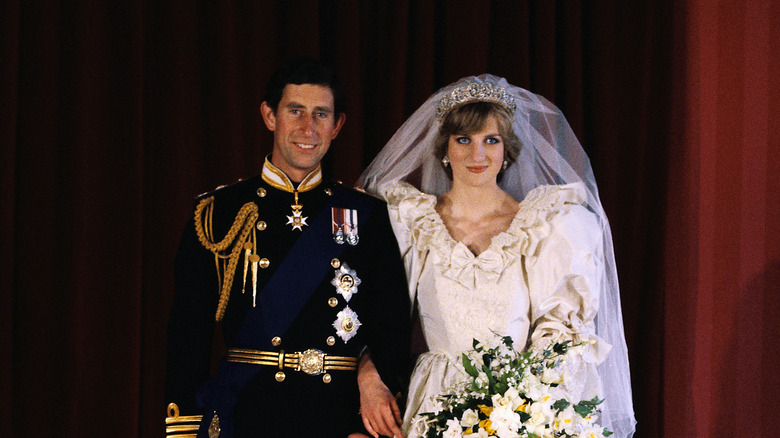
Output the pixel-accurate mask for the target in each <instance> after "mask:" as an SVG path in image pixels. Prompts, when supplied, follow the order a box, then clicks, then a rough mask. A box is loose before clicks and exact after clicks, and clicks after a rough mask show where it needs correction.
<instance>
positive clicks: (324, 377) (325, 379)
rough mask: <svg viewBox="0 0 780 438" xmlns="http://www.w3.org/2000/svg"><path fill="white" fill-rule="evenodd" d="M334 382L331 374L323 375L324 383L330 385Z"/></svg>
mask: <svg viewBox="0 0 780 438" xmlns="http://www.w3.org/2000/svg"><path fill="white" fill-rule="evenodd" d="M331 380H333V378H331V377H330V374H328V373H325V374H323V375H322V381H323V382H325V383H330V381H331Z"/></svg>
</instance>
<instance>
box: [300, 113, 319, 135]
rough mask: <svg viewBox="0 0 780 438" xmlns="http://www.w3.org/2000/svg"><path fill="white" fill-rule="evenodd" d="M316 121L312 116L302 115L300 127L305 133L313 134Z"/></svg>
mask: <svg viewBox="0 0 780 438" xmlns="http://www.w3.org/2000/svg"><path fill="white" fill-rule="evenodd" d="M315 123H316V120H315V119H314V116H313V115H311V114H304V115H303V116H301V125H302V126H301V127H302V128H303V129H304V130H305V131H306V132H307V133H311V132H314V126H315Z"/></svg>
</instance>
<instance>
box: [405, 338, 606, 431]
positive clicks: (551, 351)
mask: <svg viewBox="0 0 780 438" xmlns="http://www.w3.org/2000/svg"><path fill="white" fill-rule="evenodd" d="M580 346H581V344H576V345H572V344H571V341H566V342H562V343H553V344H551V345H550V346H549V347H548V348H547V349H545V350H544V351H542V352H541V353H536V352H530V351H529V352H526V353H518V352H516V351H515V350H514V348H513V347H512V338H510V337H508V336H507V337H503V338H501V337H497V339H496V340H495V341H493V345H486V344H485V343H481V342H479V341H477V340H474V349H473V350H470V351H469V352H467V353H464V354H463V356H462V358H463V367H464V368H465V371H466V373H467V374H468V376H469V378H468V379H467V380H466V381H465V382H462V383H460V384H458V385H456V386H455V387H453V388H452V389H451V392H450V393H448V394H444V395H441V396H439V397H437V401H438V402H439V408H440V410H438V412H427V413H422V414H420V415H419V416H418V417H417V420H416V422H421V423H422V424H419V423H418V424H417V426H418V427H420V428H421V429H422V430H424V432H423V433H422V436H424V437H426V438H435V437H439V438H452V437H461V436H473V437H475V438H477V437H479V438H486V437H498V438H509V437H511V438H517V437H522V438H548V437H569V438H574V437H578V438H586V437H587V438H601V437H606V436H609V435H611V434H612V433H611V432H610V431H609V430H607V429H605V428H602V427H601V426H600V425H599V424H598V423H597V422H596V420H597V415H596V413H597V412H598V410H597V407H598V405H599V404H600V403H601V402H602V401H603V400H599V398H598V397H594V398H592V399H590V400H576V401H575V400H570V399H569V397H568V395H567V394H566V393H565V392H564V391H563V389H562V388H559V384H560V383H562V381H563V377H564V372H563V371H562V370H561V367H560V365H561V362H562V361H563V360H564V359H565V358H566V356H567V354H569V353H568V352H569V350H570V349H572V348H578V347H580ZM421 429H418V430H421Z"/></svg>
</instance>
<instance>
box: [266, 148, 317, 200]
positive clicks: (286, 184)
mask: <svg viewBox="0 0 780 438" xmlns="http://www.w3.org/2000/svg"><path fill="white" fill-rule="evenodd" d="M269 157H270V155H269V156H267V157H265V163H264V164H263V173H262V176H263V181H265V182H267V183H268V184H269V185H270V186H271V187H273V188H275V189H279V190H284V191H285V192H290V193H293V192H295V191H297V192H299V193H302V192H306V191H309V190H311V189H313V188H315V187H317V186H318V185H320V183H321V182H322V166H320V165H319V164H318V165H317V168H316V169H314V170H312V171H311V173H309V174H308V175H306V178H304V179H303V181H301V182H300V184H298V187H295V184H294V183H293V182H292V181H291V180H290V177H288V176H287V174H286V173H284V172H283V171H282V170H281V169H279V168H278V167H276V166H274V165H273V164H272V163H271V160H270V159H269Z"/></svg>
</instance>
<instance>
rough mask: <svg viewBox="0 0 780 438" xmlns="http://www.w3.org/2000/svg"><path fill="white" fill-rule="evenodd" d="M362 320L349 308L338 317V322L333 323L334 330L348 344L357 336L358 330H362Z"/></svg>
mask: <svg viewBox="0 0 780 438" xmlns="http://www.w3.org/2000/svg"><path fill="white" fill-rule="evenodd" d="M360 326H361V324H360V320H359V319H358V316H357V313H355V312H354V311H352V309H350V308H349V306H347V307H345V308H344V310H342V311H341V312H339V313H338V315H336V320H335V321H333V328H335V329H336V334H337V335H338V336H339V337H340V338H341V339H342V340H343V341H344V342H345V343H346V342H347V341H349V340H350V339H352V338H353V337H354V336H355V335H356V334H357V330H358V328H360Z"/></svg>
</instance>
